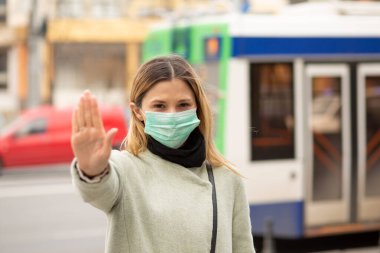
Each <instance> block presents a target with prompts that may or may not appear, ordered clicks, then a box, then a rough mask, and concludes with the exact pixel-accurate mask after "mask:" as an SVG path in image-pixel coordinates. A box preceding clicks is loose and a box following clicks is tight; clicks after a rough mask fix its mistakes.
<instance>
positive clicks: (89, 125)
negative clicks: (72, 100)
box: [71, 90, 117, 176]
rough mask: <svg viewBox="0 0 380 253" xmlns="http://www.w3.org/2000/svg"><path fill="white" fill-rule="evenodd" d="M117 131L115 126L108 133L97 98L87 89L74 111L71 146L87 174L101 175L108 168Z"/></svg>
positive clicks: (81, 167) (80, 166)
mask: <svg viewBox="0 0 380 253" xmlns="http://www.w3.org/2000/svg"><path fill="white" fill-rule="evenodd" d="M116 132H117V129H115V128H113V129H111V130H109V131H108V132H107V133H106V131H105V129H104V126H103V122H102V117H101V114H100V110H99V107H98V103H97V101H96V98H95V97H94V96H93V95H92V94H91V92H90V91H88V90H87V91H85V92H84V93H83V95H82V96H81V98H80V101H79V103H78V106H77V108H75V110H74V112H73V118H72V135H71V146H72V149H73V152H74V155H75V157H76V158H77V163H78V166H79V168H80V169H81V170H82V171H83V172H84V173H85V174H86V175H88V176H95V175H99V174H101V173H102V172H103V171H104V170H105V169H106V168H107V166H108V159H109V157H110V154H111V150H112V139H113V137H114V136H115V134H116Z"/></svg>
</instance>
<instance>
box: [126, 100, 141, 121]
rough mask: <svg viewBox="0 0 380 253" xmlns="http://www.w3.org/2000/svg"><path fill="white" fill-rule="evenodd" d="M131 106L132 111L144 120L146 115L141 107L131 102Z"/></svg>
mask: <svg viewBox="0 0 380 253" xmlns="http://www.w3.org/2000/svg"><path fill="white" fill-rule="evenodd" d="M129 108H131V112H132V113H133V114H134V115H135V116H136V117H137V118H138V119H139V120H140V121H144V115H143V114H142V112H141V109H140V107H138V106H137V105H136V104H135V103H133V102H131V103H129Z"/></svg>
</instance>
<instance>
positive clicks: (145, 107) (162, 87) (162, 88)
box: [130, 79, 197, 121]
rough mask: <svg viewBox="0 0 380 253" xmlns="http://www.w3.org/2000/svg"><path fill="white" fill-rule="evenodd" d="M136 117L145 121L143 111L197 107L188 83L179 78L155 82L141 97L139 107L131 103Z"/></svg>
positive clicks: (181, 109)
mask: <svg viewBox="0 0 380 253" xmlns="http://www.w3.org/2000/svg"><path fill="white" fill-rule="evenodd" d="M130 107H131V110H132V111H133V112H134V113H135V114H136V116H137V118H138V119H139V120H141V121H145V115H144V113H143V112H146V111H150V112H166V113H173V112H182V111H186V110H190V109H193V108H196V107H197V104H196V101H195V96H194V93H193V91H192V90H191V88H190V87H189V85H188V84H186V83H185V82H184V81H182V80H180V79H173V80H169V81H162V82H159V83H157V84H155V85H154V86H153V87H152V88H151V89H150V90H148V92H147V93H146V94H145V96H144V97H143V99H142V104H141V109H140V108H138V107H137V106H136V104H135V103H131V105H130ZM141 111H142V112H141Z"/></svg>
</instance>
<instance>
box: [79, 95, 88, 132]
mask: <svg viewBox="0 0 380 253" xmlns="http://www.w3.org/2000/svg"><path fill="white" fill-rule="evenodd" d="M84 111H85V108H84V97H83V95H82V96H81V97H80V100H79V106H78V113H77V122H78V126H79V130H81V129H82V128H83V127H85V126H86V125H85V123H84V122H85V121H84Z"/></svg>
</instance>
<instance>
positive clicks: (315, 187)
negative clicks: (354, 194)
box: [304, 64, 351, 226]
mask: <svg viewBox="0 0 380 253" xmlns="http://www.w3.org/2000/svg"><path fill="white" fill-rule="evenodd" d="M305 72H306V73H305V74H306V75H305V81H306V82H305V84H306V86H305V89H306V97H305V98H304V103H305V105H306V111H305V119H306V124H307V126H308V127H307V130H306V135H305V138H306V139H305V141H306V164H307V166H306V167H307V171H306V175H307V178H306V180H307V181H306V182H307V183H306V187H307V189H306V205H305V222H306V225H307V226H318V225H328V224H339V223H345V222H348V221H349V219H350V190H351V189H350V180H351V179H350V177H351V175H350V167H351V158H350V154H351V149H350V148H351V143H350V142H351V139H350V136H351V134H350V129H351V126H350V124H351V120H350V94H349V93H350V87H349V84H350V80H349V66H348V65H345V64H307V65H306V68H305Z"/></svg>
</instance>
